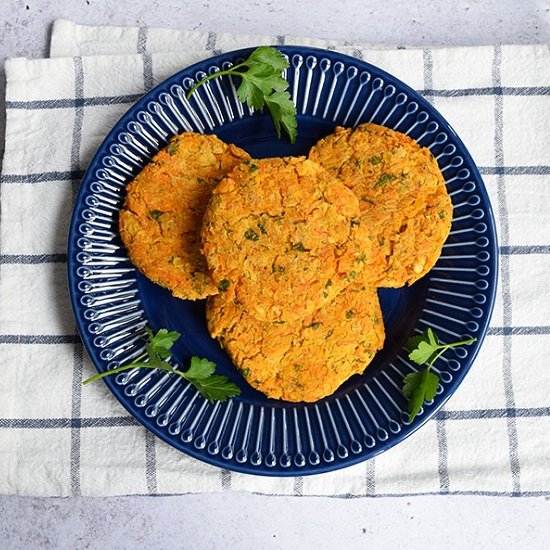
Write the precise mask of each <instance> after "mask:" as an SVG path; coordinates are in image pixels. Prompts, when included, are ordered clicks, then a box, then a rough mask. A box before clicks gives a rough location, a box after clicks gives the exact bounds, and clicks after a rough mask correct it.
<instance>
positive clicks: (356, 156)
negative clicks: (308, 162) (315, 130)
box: [309, 123, 452, 287]
mask: <svg viewBox="0 0 550 550" xmlns="http://www.w3.org/2000/svg"><path fill="white" fill-rule="evenodd" d="M309 158H310V159H312V160H314V161H316V162H318V163H319V164H321V166H323V167H324V168H326V169H327V170H328V171H329V172H330V173H331V174H333V175H334V176H336V177H337V178H338V179H340V181H342V182H343V183H344V184H345V185H346V186H347V187H348V188H349V189H351V190H353V192H354V193H355V194H356V196H357V198H358V199H359V204H360V208H361V223H362V224H363V226H364V229H365V230H366V231H367V232H368V233H369V234H370V235H371V237H372V238H373V241H374V249H373V252H372V253H371V254H370V255H369V256H368V258H367V265H366V267H365V269H364V270H363V271H362V274H363V279H362V280H363V282H364V283H365V284H367V285H371V286H383V287H400V286H403V285H405V284H412V283H414V282H415V281H416V280H418V279H419V278H420V277H422V276H423V275H425V274H426V273H427V272H428V271H429V270H430V269H431V268H432V266H433V265H434V264H435V262H436V261H437V258H438V257H439V255H440V254H441V247H442V245H443V243H444V242H445V239H446V238H447V235H448V234H449V231H450V227H451V219H452V204H451V200H450V197H449V195H448V193H447V190H446V187H445V182H444V179H443V176H442V174H441V171H440V170H439V167H438V165H437V161H436V159H435V158H434V156H433V155H432V154H431V152H430V151H429V150H428V149H427V148H424V147H421V146H420V145H419V144H418V143H417V142H416V141H414V140H413V139H411V138H410V137H408V136H406V135H405V134H403V133H401V132H397V131H395V130H391V129H389V128H385V127H383V126H379V125H376V124H372V123H366V124H362V125H360V126H358V127H357V128H356V129H355V130H353V129H349V128H348V129H345V128H340V127H338V128H336V130H335V132H334V133H332V134H330V135H329V136H327V137H326V138H324V139H322V140H320V141H319V142H318V143H317V144H316V145H315V146H314V147H313V148H312V149H311V151H310V153H309Z"/></svg>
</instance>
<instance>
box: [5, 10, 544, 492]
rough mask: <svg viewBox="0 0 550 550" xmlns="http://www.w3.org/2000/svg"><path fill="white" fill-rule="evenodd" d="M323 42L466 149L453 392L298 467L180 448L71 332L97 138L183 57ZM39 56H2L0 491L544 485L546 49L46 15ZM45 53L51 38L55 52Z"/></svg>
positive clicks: (520, 488)
mask: <svg viewBox="0 0 550 550" xmlns="http://www.w3.org/2000/svg"><path fill="white" fill-rule="evenodd" d="M291 42H292V43H301V44H307V45H316V46H321V47H330V48H331V49H337V50H338V51H343V52H344V53H348V54H351V55H354V56H356V57H358V58H362V59H365V60H367V61H369V62H371V63H373V64H375V65H377V66H379V67H381V68H382V69H385V70H387V71H389V72H391V73H393V74H394V75H395V76H397V77H398V78H401V79H402V80H404V81H405V82H407V83H408V84H409V85H411V86H412V87H414V88H415V89H417V90H418V91H419V92H420V93H421V94H423V95H424V96H425V97H427V98H428V99H429V100H430V101H431V102H432V103H433V104H434V105H435V107H436V108H437V109H438V110H439V111H440V112H441V113H442V114H443V115H444V116H445V117H446V118H447V120H448V121H449V122H450V123H451V125H452V126H453V127H454V128H455V129H456V131H457V133H458V134H459V135H460V136H461V138H462V139H463V141H464V142H465V144H466V146H467V147H468V148H469V150H470V152H471V153H472V155H473V157H474V160H475V161H476V163H477V164H478V166H479V168H480V171H481V173H482V175H483V179H484V181H485V184H486V186H487V189H488V192H489V195H490V197H491V202H492V205H493V210H494V213H495V216H496V222H497V230H498V237H499V244H500V250H499V251H500V258H499V260H500V279H499V287H498V291H497V302H496V305H495V311H494V314H493V318H492V322H491V326H490V329H489V332H488V335H487V337H486V339H485V341H484V344H483V346H482V348H481V351H480V354H479V355H478V357H477V359H476V361H475V363H474V364H473V366H472V368H471V370H470V372H469V373H468V375H467V377H466V378H465V380H464V382H463V383H462V384H461V386H460V387H459V389H458V390H457V392H456V393H455V394H454V396H453V397H452V398H451V399H450V400H449V401H448V402H447V404H446V405H445V407H444V408H443V409H442V410H440V411H439V412H438V413H437V414H436V415H435V417H434V418H432V419H431V420H430V421H429V422H428V423H427V424H426V425H425V426H423V427H422V428H421V429H420V430H418V431H417V432H416V433H415V434H413V435H412V436H411V437H409V438H408V439H406V440H405V441H403V442H402V443H400V444H399V445H397V446H395V447H394V448H392V449H390V450H389V451H387V452H385V453H383V454H381V455H379V456H377V457H376V458H374V459H371V460H369V461H366V462H364V463H361V464H357V465H355V466H352V467H349V468H345V469H343V470H339V471H335V472H331V473H327V474H319V475H314V476H304V477H295V478H270V477H261V476H251V475H245V474H238V473H234V472H230V471H227V470H223V469H219V468H216V467H213V466H209V465H206V464H204V463H202V462H200V461H198V460H195V459H192V458H189V457H187V456H186V455H184V454H182V453H180V452H179V451H176V450H175V449H173V448H172V447H170V446H169V445H167V444H165V443H164V442H162V441H160V440H159V439H157V438H156V437H154V436H153V435H152V434H150V433H149V432H147V431H146V430H145V429H144V428H142V427H141V426H140V425H139V424H138V423H137V422H136V421H135V420H134V419H133V418H132V417H130V416H128V414H127V413H126V411H125V410H124V409H123V408H122V406H121V405H120V404H119V403H118V402H117V401H116V400H115V398H114V397H113V396H112V395H111V394H110V392H109V391H108V390H107V388H106V386H105V385H104V384H102V383H96V384H91V385H89V386H86V387H84V388H83V387H82V380H83V379H84V378H86V377H88V376H90V375H91V374H93V373H94V372H95V370H94V368H93V366H92V365H91V363H90V361H89V360H88V359H87V357H86V354H85V352H84V351H83V347H82V343H81V341H80V338H79V337H78V335H77V331H76V327H75V323H74V318H73V314H72V311H71V307H70V303H69V298H68V290H67V284H66V237H67V231H68V223H69V219H70V215H71V209H72V203H73V201H74V198H75V195H76V193H77V191H78V186H79V182H80V180H81V178H82V176H83V174H84V171H85V169H86V166H87V165H88V163H89V161H90V159H91V157H92V155H93V154H94V152H95V150H96V149H97V147H98V146H99V144H100V143H101V141H102V140H103V138H104V137H105V135H106V134H107V133H108V131H109V130H110V128H111V127H112V126H113V125H114V124H115V123H116V121H117V120H118V118H119V117H120V116H121V115H122V114H123V113H124V112H125V111H126V110H127V109H129V108H130V107H131V105H132V104H133V102H135V101H136V100H137V99H138V98H139V97H140V96H141V95H142V94H143V93H144V92H145V91H147V90H149V89H150V88H151V87H152V86H154V85H155V84H156V83H158V82H160V81H162V80H163V79H164V78H166V77H168V76H169V75H171V74H172V73H174V72H176V71H178V70H180V69H181V68H183V67H185V66H186V65H188V64H190V63H192V62H195V61H199V60H201V59H204V58H205V57H208V56H211V55H214V54H216V53H220V52H224V51H229V50H233V49H237V48H241V47H245V46H254V45H258V44H261V43H274V44H277V43H278V44H283V43H291ZM51 55H52V58H51V59H41V60H27V59H11V60H8V61H7V62H6V77H7V92H6V95H7V97H6V100H7V101H6V109H7V128H6V148H5V157H4V164H3V174H2V178H1V180H0V193H1V194H0V198H1V199H0V200H1V220H0V221H1V224H0V357H1V359H2V376H1V377H0V395H1V396H2V397H1V399H0V493H2V494H22V495H43V496H68V495H89V496H106V495H122V494H178V493H189V492H192V493H194V492H205V491H225V490H240V491H249V492H255V493H264V494H274V495H324V496H339V497H359V496H388V495H391V496H398V495H418V494H488V495H513V496H530V495H546V494H550V397H549V392H548V387H550V371H549V370H548V367H547V359H546V353H547V351H546V350H547V349H548V347H549V345H550V326H549V324H548V319H549V318H550V301H548V300H547V299H546V297H545V295H546V288H547V287H548V284H549V283H550V276H549V273H550V97H549V96H550V70H549V69H550V51H549V49H548V47H547V46H540V45H539V46H495V47H471V48H442V49H376V48H369V47H368V46H365V45H360V44H352V45H343V44H338V43H337V42H328V41H323V40H307V39H299V38H292V39H290V38H289V37H286V36H277V37H253V36H236V35H228V34H223V35H217V34H216V33H213V32H210V33H197V32H189V31H176V30H163V29H146V28H115V27H84V26H78V25H75V24H73V23H71V22H68V21H60V22H57V23H56V25H55V27H54V32H53V35H52V41H51ZM53 56H56V57H55V58H54V57H53Z"/></svg>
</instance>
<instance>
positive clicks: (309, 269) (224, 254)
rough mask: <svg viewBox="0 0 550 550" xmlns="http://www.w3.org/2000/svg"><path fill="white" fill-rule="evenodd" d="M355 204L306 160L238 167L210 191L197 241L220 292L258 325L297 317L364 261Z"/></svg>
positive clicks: (341, 283) (347, 192) (343, 188)
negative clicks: (200, 235)
mask: <svg viewBox="0 0 550 550" xmlns="http://www.w3.org/2000/svg"><path fill="white" fill-rule="evenodd" d="M359 215H360V211H359V201H358V200H357V197H356V196H355V195H354V194H353V193H352V192H351V191H350V190H349V189H348V188H347V187H346V186H345V185H343V184H342V183H340V182H339V181H338V180H336V179H335V178H333V177H332V176H331V175H330V174H329V173H328V172H326V171H325V170H323V169H322V168H321V167H320V166H319V165H317V164H316V163H314V162H312V161H311V160H307V159H305V158H304V157H296V158H294V157H288V158H271V159H262V160H254V161H251V162H250V163H249V164H246V163H243V164H240V165H239V166H237V168H236V169H235V170H234V171H233V172H232V173H231V174H230V175H229V176H228V177H227V178H225V179H224V180H223V181H222V182H221V183H220V184H219V185H218V186H217V187H216V189H215V190H214V192H213V194H212V199H211V200H210V203H209V205H208V208H207V209H206V213H205V217H204V221H203V231H202V241H203V253H204V255H205V256H206V259H207V262H208V266H209V267H210V269H211V273H212V277H213V279H214V280H215V282H216V284H218V286H219V288H220V289H221V290H223V291H225V292H226V293H227V297H228V298H229V299H235V300H236V301H237V302H238V303H239V304H241V305H242V306H243V307H244V308H245V309H246V311H247V312H248V313H249V314H250V315H252V316H254V317H256V318H257V319H259V320H262V321H276V320H279V321H290V320H295V319H298V318H303V317H305V316H306V315H308V314H310V313H312V312H313V311H314V310H316V309H318V308H320V307H322V306H324V305H326V304H328V303H329V302H330V301H331V300H332V299H333V298H334V297H335V296H336V295H337V294H338V292H340V291H341V290H342V289H343V288H345V287H346V286H347V285H348V284H350V282H351V281H352V280H353V279H354V278H355V277H357V275H358V273H359V272H360V270H361V269H362V267H363V265H364V262H365V259H366V257H367V255H368V250H367V245H368V243H367V241H366V240H364V239H363V238H362V233H361V228H360V224H359V220H358V218H359Z"/></svg>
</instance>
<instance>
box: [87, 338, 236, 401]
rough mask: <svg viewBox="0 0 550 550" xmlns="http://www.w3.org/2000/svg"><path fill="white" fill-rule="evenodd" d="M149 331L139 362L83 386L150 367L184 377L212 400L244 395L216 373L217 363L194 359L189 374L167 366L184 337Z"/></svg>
mask: <svg viewBox="0 0 550 550" xmlns="http://www.w3.org/2000/svg"><path fill="white" fill-rule="evenodd" d="M145 331H146V333H147V339H148V341H147V343H146V344H145V353H144V354H143V355H141V356H140V357H138V358H137V360H136V361H133V362H132V363H130V364H128V365H123V366H121V367H118V368H116V369H110V370H107V371H105V372H100V373H98V374H96V375H95V376H92V377H90V378H88V379H87V380H84V382H83V384H89V383H90V382H94V381H95V380H99V379H100V378H105V377H106V376H110V375H111V374H118V373H119V372H122V371H125V370H130V369H134V368H146V369H159V370H162V371H165V372H169V373H170V374H175V375H177V376H180V377H181V378H183V379H184V380H187V381H188V382H189V383H190V384H192V385H193V386H194V387H195V388H196V389H197V391H198V392H199V393H200V394H201V395H202V396H203V397H204V398H206V399H208V400H209V401H225V400H226V399H227V398H229V397H234V396H236V395H239V394H240V393H241V390H240V389H239V387H238V386H237V385H236V384H234V383H233V382H231V381H230V380H229V379H228V378H227V377H226V376H222V375H221V374H214V373H215V372H216V363H214V362H212V361H209V360H208V359H201V358H200V357H196V356H194V357H191V362H190V366H189V368H188V369H187V370H186V371H185V372H182V371H180V370H178V369H176V368H174V367H173V366H172V365H170V363H167V362H166V359H169V358H170V357H172V353H171V351H170V350H171V349H172V346H173V345H174V342H175V341H176V340H177V339H178V338H179V337H180V336H181V335H180V333H179V332H175V331H173V332H169V331H168V330H167V329H165V328H161V329H159V330H158V331H157V333H156V334H155V333H154V332H153V331H152V330H151V329H150V328H148V327H145Z"/></svg>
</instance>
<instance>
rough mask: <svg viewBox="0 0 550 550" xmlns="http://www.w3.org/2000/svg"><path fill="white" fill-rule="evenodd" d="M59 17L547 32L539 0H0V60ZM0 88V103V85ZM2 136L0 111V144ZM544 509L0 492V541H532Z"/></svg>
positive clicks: (316, 32) (43, 44) (43, 49)
mask: <svg viewBox="0 0 550 550" xmlns="http://www.w3.org/2000/svg"><path fill="white" fill-rule="evenodd" d="M61 17H62V18H66V19H73V20H75V21H76V22H78V23H83V24H86V23H87V24H112V25H136V24H137V25H150V26H168V27H178V28H188V29H201V30H207V29H212V30H216V31H218V32H247V33H281V34H282V33H289V34H298V35H310V36H319V37H326V38H329V37H332V38H338V39H345V40H361V41H364V42H371V43H378V44H385V45H403V44H405V45H411V46H425V45H426V46H430V45H432V46H442V45H458V44H460V45H474V44H492V43H550V2H546V1H540V0H538V1H537V0H523V1H517V0H488V1H479V0H471V1H459V0H456V1H446V0H445V1H438V0H424V1H423V2H417V3H415V2H409V1H406V0H395V1H386V2H382V1H380V0H341V1H340V2H335V1H329V0H317V1H315V0H302V1H301V2H296V1H293V0H277V1H276V0H273V1H266V0H262V1H252V2H250V1H245V0H218V1H214V0H201V1H183V0H179V1H178V0H162V1H151V0H118V1H117V2H111V1H106V0H74V1H70V0H63V1H57V2H51V1H48V0H26V1H25V0H21V1H12V0H0V61H3V59H4V58H6V57H13V56H26V57H39V56H44V55H46V54H47V44H48V35H49V31H50V27H51V23H52V22H53V21H54V20H55V19H56V18H61ZM0 77H1V78H0V79H1V80H2V81H3V73H2V74H1V75H0ZM2 86H3V84H2ZM0 96H1V97H2V100H1V102H0V112H2V111H3V88H2V89H0ZM2 134H3V116H2V117H0V143H2V144H3V138H2V137H1V135H2ZM0 456H1V454H0ZM0 460H1V459H0ZM0 467H2V466H1V462H0ZM549 517H550V499H548V498H542V497H541V498H527V499H511V498H489V497H475V496H474V497H467V496H460V497H442V496H437V497H414V498H376V499H368V498H365V499H355V500H340V499H322V498H306V497H304V498H292V497H265V496H258V495H248V494H242V493H232V492H228V493H223V494H204V495H182V496H176V497H119V498H104V499H56V498H51V499H40V498H21V497H16V496H0V548H1V549H2V550H3V549H9V550H12V549H13V550H15V549H20V548H21V549H23V548H24V549H35V548H38V549H42V548H45V549H49V548H61V549H65V548H68V549H72V548H90V549H95V548H102V549H104V548H116V549H125V548H133V549H135V548H138V549H139V548H146V547H147V548H158V549H164V548H167V549H168V548H170V549H171V548H198V547H202V548H208V549H209V548H214V549H216V548H231V549H240V548H243V549H245V548H253V547H255V548H261V549H264V548H265V549H270V548H304V549H309V548H316V549H317V548H318V549H324V548H366V547H372V546H376V547H377V548H381V549H385V548H398V547H399V548H400V547H407V548H408V549H409V550H412V549H415V548H437V547H440V548H445V549H462V548H476V549H492V548H526V547H529V548H531V549H534V548H541V549H542V548H547V547H548V540H549V536H550V522H548V518H549Z"/></svg>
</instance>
